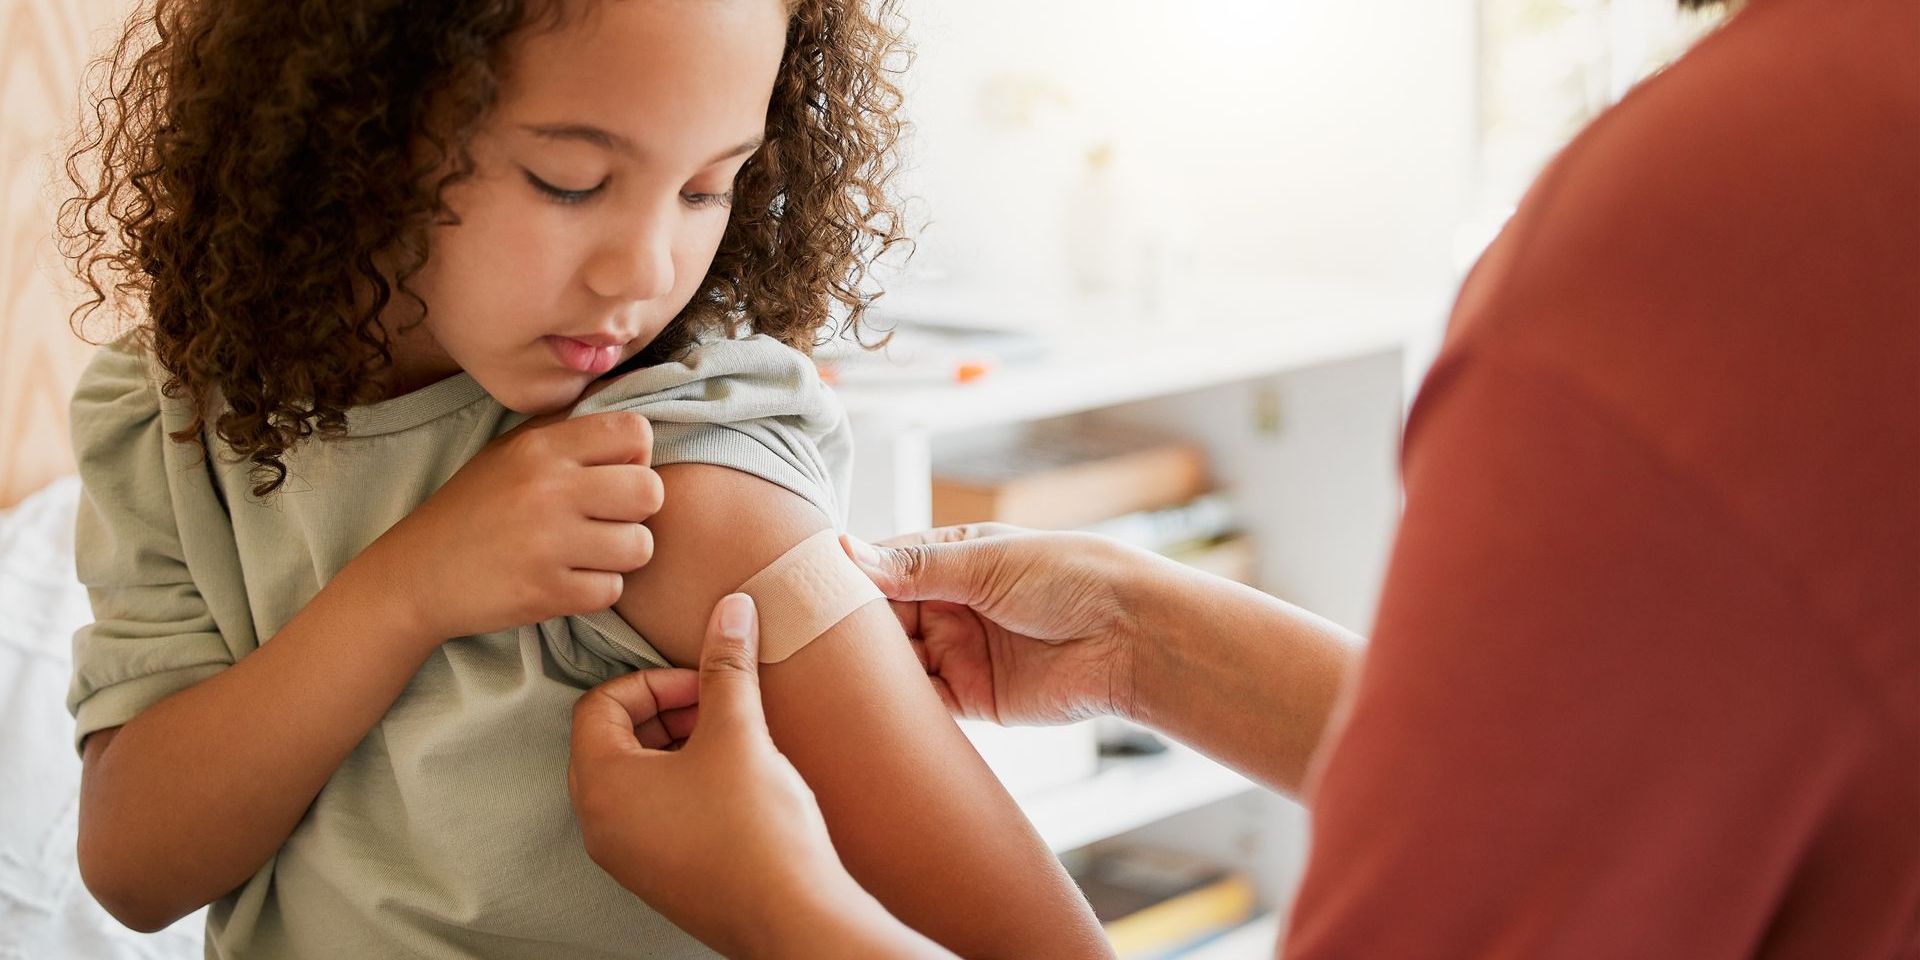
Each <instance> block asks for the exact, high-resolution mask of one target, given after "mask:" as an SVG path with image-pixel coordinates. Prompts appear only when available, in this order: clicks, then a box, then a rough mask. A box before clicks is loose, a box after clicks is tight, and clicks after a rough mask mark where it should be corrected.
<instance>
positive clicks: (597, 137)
mask: <svg viewBox="0 0 1920 960" xmlns="http://www.w3.org/2000/svg"><path fill="white" fill-rule="evenodd" d="M520 129H522V130H525V131H527V132H528V133H531V134H533V135H534V136H536V137H540V138H543V139H546V140H579V141H581V142H583V143H591V144H593V145H594V146H596V147H600V148H601V149H603V150H611V151H613V152H615V153H619V154H623V155H625V156H628V157H631V158H633V159H635V160H638V159H640V148H639V146H638V145H636V144H635V143H634V142H633V141H632V140H630V139H628V138H627V137H624V136H622V135H620V134H618V133H614V132H613V131H612V130H608V129H606V128H604V127H596V126H594V125H593V124H590V123H523V124H521V125H520ZM765 142H767V138H766V136H765V135H764V134H756V135H754V136H753V137H752V138H750V139H748V140H745V141H743V142H741V143H740V144H738V145H737V146H734V147H732V148H731V149H728V150H723V151H721V152H720V154H719V155H718V156H716V157H714V158H713V159H712V160H708V161H707V165H712V164H716V163H719V162H720V161H722V160H731V159H733V158H734V157H737V156H740V155H742V154H747V153H752V152H753V151H755V150H758V149H760V145H761V144H763V143H765Z"/></svg>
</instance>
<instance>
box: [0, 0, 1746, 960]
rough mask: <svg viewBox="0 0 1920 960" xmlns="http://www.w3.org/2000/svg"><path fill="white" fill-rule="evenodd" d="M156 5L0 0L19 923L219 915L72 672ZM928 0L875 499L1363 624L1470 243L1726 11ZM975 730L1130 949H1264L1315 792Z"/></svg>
mask: <svg viewBox="0 0 1920 960" xmlns="http://www.w3.org/2000/svg"><path fill="white" fill-rule="evenodd" d="M128 8H129V5H128V4H127V3H126V2H125V0H0V94H3V96H4V100H3V103H4V114H0V507H10V508H11V509H7V510H5V511H4V512H0V571H3V572H4V574H5V577H6V579H5V580H4V581H3V582H0V587H3V588H4V591H3V592H0V751H3V754H0V755H4V757H5V758H6V759H5V762H4V763H0V930H15V931H38V933H33V934H31V936H32V937H37V938H39V940H38V942H40V943H42V944H43V946H44V945H45V944H54V943H57V944H60V945H62V946H61V949H63V950H65V951H67V952H64V953H59V954H55V953H46V952H44V951H42V952H35V950H34V948H33V945H32V943H30V942H28V940H25V939H17V940H16V941H15V942H14V943H11V944H10V943H9V942H8V938H7V936H6V935H0V957H24V956H54V955H61V956H68V955H84V956H101V957H105V956H173V955H187V954H191V955H197V953H198V950H197V946H195V945H194V943H195V941H197V935H198V928H197V921H186V922H183V923H181V924H176V925H175V927H174V928H172V929H171V930H169V931H168V932H167V933H166V934H163V935H162V936H160V937H158V938H144V937H137V936H135V935H132V934H127V933H126V932H125V931H121V930H117V929H116V928H114V927H113V926H112V923H111V921H110V920H107V919H106V918H105V917H104V914H101V913H99V912H98V910H97V908H94V907H92V905H91V904H90V902H89V901H87V900H86V895H85V892H84V890H82V889H81V888H80V887H79V884H78V882H77V878H76V877H75V876H74V875H73V871H72V869H71V864H70V861H71V851H72V842H73V839H72V838H73V833H72V831H73V816H74V810H73V804H72V800H73V790H72V788H73V784H74V783H75V782H76V780H77V775H78V770H77V763H75V762H74V760H73V757H72V753H71V751H70V750H68V749H67V747H66V742H67V723H68V720H67V717H66V715H65V712H64V709H63V708H62V706H61V698H62V695H63V694H64V690H65V683H66V677H65V670H66V666H65V657H66V656H67V653H66V649H65V648H66V639H67V634H68V633H69V632H70V631H71V629H72V624H71V623H69V622H68V621H70V620H73V619H75V618H83V617H84V615H85V610H84V598H81V599H80V600H79V601H78V604H79V605H78V606H76V605H75V597H76V593H75V592H76V591H77V589H78V588H77V585H74V584H72V583H71V582H70V570H71V545H70V542H69V541H68V537H69V536H70V530H71V524H70V511H71V509H72V502H73V498H74V497H75V496H76V494H77V491H76V490H75V485H74V484H73V482H72V481H71V479H70V478H69V477H68V475H69V474H70V473H71V469H72V466H71V462H70V459H69V457H68V454H67V453H66V442H65V437H66V421H65V417H66V402H67V392H68V390H69V389H70V384H71V383H72V381H73V378H74V376H75V375H76V374H77V371H78V368H79V365H80V364H81V363H83V362H84V358H85V355H86V349H85V347H84V346H83V345H80V344H78V343H77V342H75V341H74V340H73V339H72V337H71V336H70V334H69V333H68V331H67V327H66V323H65V318H66V314H67V310H68V308H69V307H70V305H71V304H72V302H73V300H72V293H71V291H70V290H68V289H67V288H66V287H65V286H64V285H63V284H62V283H61V282H60V281H59V277H60V276H61V271H60V265H59V263H58V261H57V259H56V257H55V255H54V252H53V249H52V246H51V243H50V242H49V240H48V232H49V230H50V226H51V209H52V203H53V200H52V197H53V196H54V192H53V187H52V186H51V184H52V179H51V172H52V170H53V167H52V166H51V160H52V157H53V155H54V150H55V146H56V143H57V138H58V137H59V136H60V135H61V134H62V133H63V132H64V131H65V130H66V129H67V128H68V126H69V125H70V123H71V120H72V118H73V115H74V114H73V111H74V110H75V107H76V104H75V91H76V89H77V83H78V80H79V77H80V75H81V70H82V68H83V66H84V64H85V61H86V58H87V55H88V52H89V51H91V50H95V49H98V48H99V46H100V45H101V44H102V43H104V42H105V40H106V34H105V33H103V32H102V31H103V29H104V28H107V27H110V26H111V25H113V24H115V23H117V21H118V19H119V18H120V17H121V16H123V15H124V14H125V12H126V10H127V9H128ZM902 9H903V13H904V16H905V18H906V19H907V21H908V22H909V23H910V28H909V32H910V35H911V37H912V40H913V44H914V47H915V56H914V62H913V64H912V67H911V69H910V71H909V72H908V73H907V75H906V77H905V80H904V89H905V93H906V97H907V110H908V113H909V115H910V117H911V119H912V121H913V123H914V129H913V134H912V138H911V141H910V143H909V144H908V149H907V152H906V155H905V172H904V176H903V182H902V185H903V187H904V189H905V192H906V193H907V194H908V195H910V196H911V197H913V198H914V199H913V202H912V204H911V206H910V211H911V216H912V218H913V220H914V222H915V223H916V224H917V225H918V227H919V230H918V234H919V243H918V248H917V252H916V253H915V255H914V256H913V257H912V258H911V259H910V260H908V261H905V262H894V263H889V264H888V265H887V268H886V269H885V270H884V271H883V272H882V277H883V279H884V283H885V286H886V287H887V290H888V296H887V297H886V298H885V300H884V301H883V302H882V306H881V308H880V310H879V311H878V316H877V318H876V323H877V328H878V329H881V330H891V331H893V332H894V333H895V338H894V341H893V343H892V345H891V346H889V348H888V349H886V350H885V351H881V352H878V353H867V352H864V351H861V350H859V349H857V348H854V347H852V346H850V345H847V344H844V343H841V344H833V345H829V346H827V347H825V348H823V349H822V350H821V352H820V354H819V358H818V359H819V362H820V365H821V367H822V371H823V373H824V374H825V375H826V376H827V377H828V378H829V379H830V380H831V381H832V382H834V383H835V384H836V388H837V389H838V390H839V392H840V394H841V396H842V397H843V399H844V400H845V402H846V403H847V406H848V408H849V410H850V412H851V414H852V416H853V420H854V423H855V427H856V432H857V435H858V437H857V439H858V450H859V453H858V461H857V468H856V479H855V492H854V497H853V504H854V515H853V518H852V521H851V524H850V525H851V527H852V530H853V532H855V533H857V534H860V535H863V536H867V537H870V538H881V537H885V536H888V535H891V534H894V533H899V532H903V531H907V530H914V529H919V528H922V527H925V526H927V525H929V524H933V523H947V522H966V521H970V520H983V519H1001V520H1008V521H1011V522H1017V523H1023V524H1027V525H1031V526H1044V527H1072V528H1089V529H1096V530H1100V531H1102V532H1105V533H1108V534H1110V535H1113V536H1117V537H1121V538H1124V539H1128V540H1130V541H1132V542H1135V543H1139V544H1141V545H1143V546H1146V547H1149V548H1151V549H1156V550H1160V551H1163V552H1166V553H1168V554H1170V555H1173V556H1176V557H1179V558H1180V559H1182V560H1185V561H1187V562H1190V563H1194V564H1196V565H1200V566H1203V567H1206V568H1207V569H1210V570H1213V571H1215V572H1218V573H1220V574H1221V575H1223V576H1229V577H1233V578H1236V579H1240V580H1243V581H1245V582H1247V583H1250V584H1253V585H1255V586H1257V587H1260V588H1262V589H1265V590H1268V591H1270V592H1273V593H1275V594H1277V595H1279V596H1282V597H1284V598H1286V599H1288V600H1290V601H1293V602H1296V603H1299V604H1301V605H1303V606H1306V607H1308V608H1311V609H1314V610H1316V611H1318V612H1321V613H1323V614H1325V615H1327V616H1329V617H1331V618H1333V619H1335V620H1337V621H1340V622H1342V623H1344V624H1346V625H1347V626H1348V627H1350V628H1352V629H1354V630H1357V631H1360V632H1362V633H1364V632H1365V631H1366V630H1367V629H1368V628H1369V627H1370V622H1369V619H1370V615H1371V613H1370V611H1371V607H1372V604H1373V601H1374V598H1375V593H1376V592H1377V590H1378V586H1379V577H1380V573H1381V570H1382V568H1383V565H1384V560H1385V556H1386V552H1387V550H1388V548H1389V546H1390V540H1391V535H1392V529H1393V524H1394V521H1395V519H1396V517H1397V515H1398V511H1399V507H1400V495H1399V488H1398V479H1397V473H1396V467H1395V458H1396V450H1397V444H1398V442H1399V437H1400V425H1401V421H1402V418H1403V416H1404V413H1405V409H1406V405H1407V403H1408V402H1410V399H1411V397H1412V394H1413V391H1414V389H1415V388H1416V387H1417V384H1418V381H1419V378H1420V377H1421V375H1422V374H1423V373H1424V371H1425V368H1426V366H1427V364H1428V363H1429V362H1430V361H1431V358H1432V356H1433V353H1434V351H1435V349H1436V348H1437V344H1438V342H1439V337H1440V335H1441V331H1442V329H1443V326H1444V321H1445V316H1446V311H1447V308H1448V305H1449V303H1450V300H1451V298H1452V296H1453V293H1454V291H1455V289H1456V288H1457V286H1458V284H1459V282H1460V280H1461V278H1462V276H1463V274H1464V272H1465V271H1466V270H1467V269H1468V268H1469V267H1470V266H1471V264H1472V262H1473V261H1474V259H1475V258H1476V257H1477V256H1478V254H1479V252H1480V250H1481V249H1482V248H1483V247H1484V246H1485V244H1486V243H1487V242H1488V241H1489V240H1490V239H1491V238H1492V236H1493V235H1494V233H1495V232H1497V230H1498V229H1499V227H1500V225H1501V224H1502V223H1503V222H1504V221H1505V219H1506V217H1507V216H1508V214H1509V213H1510V212H1511V210H1512V208H1513V205H1514V204H1515V203H1516V202H1517V200H1518V199H1519V197H1520V196H1521V194H1522V193H1523V192H1524V190H1525V189H1526V186H1527V184H1528V182H1529V181H1530V180H1531V178H1532V177H1533V176H1534V175H1535V173H1537V171H1538V170H1539V169H1540V167H1541V165H1542V164H1543V163H1545V162H1546V161H1547V160H1548V159H1550V158H1551V156H1552V155H1553V153H1554V152H1555V151H1556V150H1558V149H1559V148H1560V146H1562V145H1563V144H1564V143H1565V142H1566V140H1567V139H1568V137H1570V136H1571V135H1572V134H1573V133H1574V132H1576V131H1577V130H1578V129H1579V128H1580V126H1581V125H1582V124H1584V123H1585V122H1586V121H1587V120H1589V119H1591V118H1592V117H1593V116H1594V115H1595V114H1596V113H1597V112H1599V111H1600V110H1603V109H1605V107H1606V106H1607V105H1608V104H1610V103H1612V102H1613V101H1615V100H1616V99H1618V98H1619V97H1620V96H1621V95H1623V94H1624V93H1625V92H1626V91H1627V89H1629V88H1630V87H1631V86H1632V85H1633V84H1634V83H1635V82H1637V81H1638V80H1640V79H1641V78H1643V77H1645V76H1646V75H1647V74H1648V73H1650V72H1652V71H1654V70H1657V69H1658V68H1659V67H1660V66H1662V65H1664V64H1665V63H1667V62H1669V61H1670V60H1671V59H1672V58H1673V57H1674V56H1675V55H1677V54H1678V53H1679V52H1681V51H1683V50H1684V49H1685V48H1686V46H1687V45H1688V44H1689V43H1691V42H1692V41H1693V40H1694V39H1696V38H1697V37H1698V36H1700V35H1701V34H1702V33H1704V32H1706V31H1708V30H1710V29H1711V28H1712V27H1713V25H1714V23H1715V21H1716V18H1717V17H1716V15H1713V14H1688V15H1683V14H1680V13H1678V12H1677V11H1676V10H1675V9H1674V5H1673V3H1672V0H1378V2H1372V3H1349V4H1309V3H1302V2H1297V0H1187V2H1183V3H1177V4H1176V3H1172V2H1170V0H1101V2H1093V0H1054V2H1047V3H1032V2H1024V0H1022V2H1016V0H969V2H966V3H935V2H931V0H907V2H906V3H905V5H904V7H903V8H902ZM22 500H25V502H24V503H21V501H22ZM16 504H19V505H18V506H16ZM63 551H65V552H63ZM1206 693H1207V692H1206V691H1203V690H1196V691H1194V696H1196V697H1199V696H1206ZM970 733H971V734H972V735H973V736H974V737H975V742H976V744H977V745H978V746H979V747H980V749H981V751H982V752H983V754H985V755H986V756H987V758H988V760H989V762H991V763H992V764H993V765H994V766H995V768H996V770H998V771H999V772H1000V773H1001V775H1002V777H1003V778H1004V779H1005V780H1006V782H1007V783H1008V785H1009V787H1010V788H1011V789H1012V790H1013V791H1014V792H1015V793H1016V795H1017V796H1018V797H1020V799H1021V801H1022V803H1023V805H1024V806H1025V807H1026V809H1027V811H1028V813H1029V815H1030V816H1031V817H1032V818H1033V819H1034V821H1035V823H1036V824H1037V825H1038V826H1039V828H1040V830H1041V832H1042V834H1043V835H1044V836H1045V837H1046V838H1047V840H1048V842H1049V843H1051V844H1052V845H1053V846H1054V848H1055V849H1056V850H1057V851H1059V852H1060V854H1061V856H1062V857H1063V858H1064V859H1065V860H1066V861H1067V862H1068V864H1069V866H1070V867H1072V868H1073V869H1074V871H1075V873H1076V875H1077V876H1079V877H1080V878H1081V881H1082V883H1083V886H1084V887H1085V889H1086V890H1087V891H1088V894H1089V896H1090V897H1091V898H1092V899H1093V900H1094V902H1095V904H1096V907H1097V908H1098V909H1099V911H1100V912H1101V914H1102V916H1103V918H1104V919H1106V920H1107V921H1108V923H1109V929H1110V931H1111V932H1112V934H1113V936H1114V938H1115V941H1116V943H1117V944H1119V945H1120V946H1121V948H1122V952H1123V954H1124V955H1126V956H1128V957H1149V956H1153V957H1163V956H1164V957H1171V956H1183V957H1214V958H1218V957H1254V956H1269V955H1270V953H1269V951H1270V950H1271V946H1272V942H1273V939H1274V937H1275V936H1276V934H1278V933H1279V932H1280V927H1281V926H1282V920H1281V918H1283V917H1284V916H1285V912H1286V907H1287V904H1288V902H1289V900H1290V897H1291V894H1292V890H1293V887H1294V885H1295V883H1296V882H1297V880H1298V875H1299V870H1300V867H1301V864H1302V863H1303V862H1304V858H1305V853H1306V835H1305V816H1304V813H1303V812H1302V811H1301V810H1300V808H1298V807H1297V806H1295V805H1294V804H1292V803H1291V802H1290V801H1287V800H1284V799H1280V798H1277V797H1273V796H1271V795H1268V794H1265V793H1262V792H1260V791H1257V790H1254V789H1253V788H1252V787H1251V785H1250V784H1249V783H1247V782H1246V781H1245V780H1244V779H1242V778H1240V777H1239V776H1238V775H1237V774H1234V773H1232V772H1231V771H1228V770H1225V769H1224V768H1221V767H1219V766H1217V765H1215V764H1213V763H1212V762H1211V761H1209V760H1207V759H1206V758H1204V757H1201V756H1199V755H1197V754H1194V753H1192V752H1190V751H1188V750H1186V749H1185V748H1183V747H1181V746H1180V745H1179V744H1170V743H1166V742H1163V741H1160V740H1158V739H1157V738H1154V737H1152V736H1150V735H1147V734H1145V733H1144V732H1143V731H1139V730H1134V729H1129V728H1126V727H1125V726H1124V725H1122V724H1117V723H1099V724H1085V725H1080V726H1076V727H1069V728H1063V729H1056V730H1012V731H1006V730H998V729H986V728H974V729H971V730H970ZM49 785H52V786H49ZM28 936H29V934H26V933H21V934H16V937H18V938H24V937H28ZM76 950H77V951H79V952H77V953H76V952H74V951H76Z"/></svg>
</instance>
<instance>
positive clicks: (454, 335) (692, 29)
mask: <svg viewBox="0 0 1920 960" xmlns="http://www.w3.org/2000/svg"><path fill="white" fill-rule="evenodd" d="M786 30H787V14H786V10H785V7H784V5H783V4H782V3H781V0H598V2H595V3H591V4H585V5H582V9H581V10H580V11H579V14H578V15H576V16H574V17H573V18H571V19H570V21H569V22H568V23H567V25H566V26H565V27H564V28H562V29H560V30H557V31H554V30H547V31H529V32H528V33H527V34H526V35H524V36H523V37H520V38H516V41H515V42H513V43H512V44H511V45H510V47H509V49H508V50H507V51H506V53H507V66H506V70H505V76H504V78H503V82H502V87H501V90H500V97H499V101H498V106H497V107H496V108H495V109H494V111H493V113H492V115H491V116H490V117H489V118H488V120H487V121H486V123H485V125H484V127H483V129H482V130H481V131H480V132H479V134H478V135H476V137H475V138H474V141H473V143H472V146H471V151H472V155H473V160H474V164H475V171H474V175H473V177H472V178H471V179H470V180H467V181H465V182H463V183H461V184H458V185H456V186H454V187H451V188H449V189H448V191H447V194H446V198H447V202H448V205H449V206H450V207H451V208H452V209H453V211H454V212H455V213H456V214H458V216H459V217H460V220H461V222H460V224H459V225H457V226H444V227H436V228H434V230H433V231H432V233H431V235H430V238H429V244H430V245H429V255H428V259H427V263H426V265H425V266H424V267H423V268H422V270H421V271H420V273H419V274H417V275H416V276H415V278H414V279H413V281H412V284H411V285H412V286H413V288H414V289H415V290H416V291H418V292H419V294H420V295H421V297H422V298H423V299H424V300H426V302H427V305H428V313H427V320H426V323H425V324H424V325H423V326H424V334H425V335H424V336H423V335H421V333H420V332H416V333H415V334H413V335H412V336H409V337H406V338H403V340H402V341H401V342H399V343H397V344H396V349H395V362H396V366H397V367H398V368H399V374H400V377H401V379H402V380H403V381H412V382H414V383H419V382H425V381H427V380H430V379H432V378H433V377H435V376H436V375H446V374H450V373H452V372H454V371H455V370H456V369H457V370H465V371H466V372H468V373H470V374H472V376H473V377H474V379H476V380H478V381H479V382H480V384H481V386H483V387H485V388H486V389H487V391H488V392H489V393H490V394H492V395H493V397H494V398H495V399H497V400H499V401H500V402H501V403H502V404H504V405H505V406H507V407H510V408H512V409H514V410H518V411H521V412H525V413H542V412H547V411H551V410H556V409H560V408H563V407H566V406H567V405H569V404H571V403H573V402H574V401H575V400H576V399H578V397H579V396H580V394H581V392H582V391H583V390H584V389H585V388H586V386H587V385H588V384H589V383H590V382H591V381H592V380H593V379H594V378H595V377H596V376H598V375H600V374H601V373H604V372H606V371H607V370H608V369H610V368H612V367H613V366H614V365H615V364H617V363H619V362H620V361H621V360H623V359H625V358H626V357H628V356H631V355H633V354H634V353H636V352H638V351H639V350H640V349H641V348H642V347H644V346H646V344H647V343H648V342H649V341H651V340H652V339H653V338H654V336H656V335H657V334H658V333H659V332H660V331H661V329H662V328H663V327H665V326H666V325H667V323H668V322H669V321H671V320H672V319H673V318H674V317H675V316H676V315H677V314H679V312H680V311H681V309H682V308H684V307H685V306H686V305H687V302H688V301H689V300H691V299H692V297H693V294H694V293H695V292H696V291H697V290H698V289H699V286H700V284H701V281H702V280H703V279H704V278H705V276H706V272H707V268H708V266H709V265H711V263H712V261H713V256H714V252H715V250H716V249H717V248H718V247H719V244H720V238H721V234H722V233H723V232H724V231H725V230H726V226H727V219H728V211H729V208H728V205H727V194H728V193H729V191H731V190H732V184H733V180H734V177H735V175H736V174H738V173H739V171H740V168H741V166H742V165H743V164H745V162H746V160H747V157H748V156H749V154H750V153H751V152H752V151H753V149H754V147H755V146H757V145H758V143H759V141H760V138H761V135H762V132H763V129H764V127H765V124H766V116H767V102H768V100H769V98H770V97H771V95H772V90H773V83H774V78H775V75H776V73H777V72H778V69H779V65H780V58H781V54H782V52H783V50H784V47H785V43H786Z"/></svg>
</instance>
